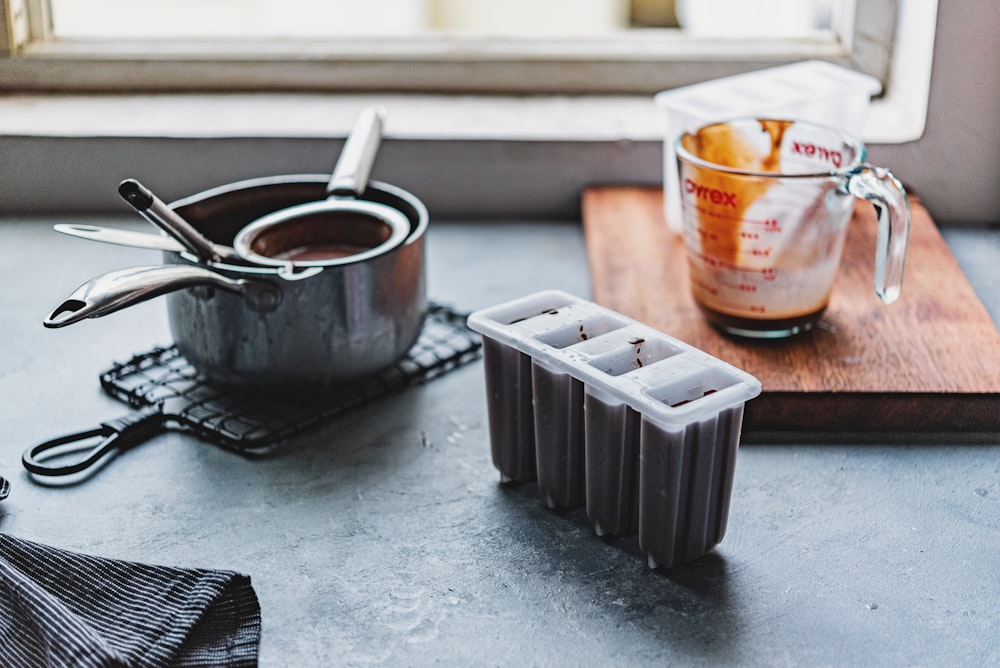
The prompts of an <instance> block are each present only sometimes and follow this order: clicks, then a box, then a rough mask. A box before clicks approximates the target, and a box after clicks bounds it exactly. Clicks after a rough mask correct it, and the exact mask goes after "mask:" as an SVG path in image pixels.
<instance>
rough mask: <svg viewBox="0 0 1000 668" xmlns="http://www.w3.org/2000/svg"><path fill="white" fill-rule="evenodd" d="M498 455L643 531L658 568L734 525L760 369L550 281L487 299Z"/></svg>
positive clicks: (644, 547)
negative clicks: (742, 451) (741, 451)
mask: <svg viewBox="0 0 1000 668" xmlns="http://www.w3.org/2000/svg"><path fill="white" fill-rule="evenodd" d="M468 324H469V327H470V328H471V329H473V330H475V331H477V332H479V333H480V334H482V335H483V359H484V364H485V376H486V394H487V411H488V417H489V432H490V449H491V454H492V458H493V464H494V466H496V468H497V469H498V470H499V472H500V476H501V480H502V481H504V482H510V481H519V482H523V481H528V480H532V479H535V480H537V484H538V487H539V491H540V493H541V495H542V498H543V499H544V500H545V502H546V504H547V505H548V506H549V507H552V508H559V507H564V508H572V507H574V506H579V505H585V507H586V511H587V516H588V517H589V519H590V521H591V522H592V523H593V526H594V530H595V531H596V532H597V534H599V535H603V534H610V535H616V536H620V535H627V534H633V533H638V539H639V548H640V550H641V551H642V552H643V554H644V555H645V556H646V558H647V560H648V562H649V565H650V566H651V567H657V566H662V567H667V568H669V567H671V566H677V565H680V564H684V563H687V562H689V561H691V560H693V559H696V558H697V557H699V556H701V555H703V554H705V553H706V552H708V551H710V550H711V549H712V548H713V547H714V546H715V545H717V544H718V543H719V542H720V541H721V540H722V537H723V535H724V533H725V529H726V523H727V521H728V517H729V505H730V499H731V496H732V486H733V474H734V471H735V465H736V453H737V449H738V446H739V440H740V431H741V428H742V423H743V408H744V405H745V403H746V402H747V401H748V400H750V399H752V398H754V397H755V396H757V395H758V394H759V393H760V382H759V381H758V380H757V379H756V378H754V377H753V376H751V375H750V374H748V373H746V372H744V371H742V370H740V369H737V368H736V367H733V366H731V365H729V364H727V363H725V362H723V361H721V360H719V359H717V358H715V357H712V356H711V355H709V354H707V353H705V352H704V351H701V350H699V349H697V348H695V347H693V346H691V345H688V344H687V343H684V342H682V341H679V340H677V339H675V338H673V337H670V336H668V335H667V334H664V333H662V332H660V331H657V330H655V329H653V328H651V327H648V326H646V325H644V324H642V323H640V322H637V321H635V320H632V319H630V318H627V317H625V316H623V315H621V314H619V313H616V312H614V311H612V310H610V309H607V308H604V307H602V306H599V305H598V304H595V303H593V302H590V301H586V300H584V299H581V298H579V297H576V296H573V295H571V294H568V293H565V292H560V291H555V290H549V291H543V292H538V293H535V294H532V295H527V296H525V297H521V298H519V299H515V300H513V301H510V302H506V303H503V304H499V305H496V306H492V307H490V308H486V309H482V310H480V311H476V312H475V313H473V314H472V315H471V316H469V320H468Z"/></svg>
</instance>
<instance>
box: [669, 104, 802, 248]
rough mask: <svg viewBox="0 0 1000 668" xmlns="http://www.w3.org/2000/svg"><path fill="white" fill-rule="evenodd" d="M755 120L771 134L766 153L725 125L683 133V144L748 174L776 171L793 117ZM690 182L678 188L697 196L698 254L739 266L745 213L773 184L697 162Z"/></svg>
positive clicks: (741, 131) (737, 129)
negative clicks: (787, 119) (784, 119)
mask: <svg viewBox="0 0 1000 668" xmlns="http://www.w3.org/2000/svg"><path fill="white" fill-rule="evenodd" d="M758 123H759V124H760V128H761V130H762V131H763V132H766V133H767V134H768V138H769V141H768V147H767V149H766V150H765V151H764V152H762V151H761V147H760V146H759V145H755V144H754V143H753V142H752V141H750V139H751V138H750V137H748V136H747V135H746V134H745V130H744V129H741V127H738V126H734V125H730V124H725V123H722V124H717V125H710V126H708V127H705V128H702V129H701V130H699V131H698V132H696V133H689V134H686V135H684V137H683V138H682V139H681V143H682V145H683V146H684V148H685V149H687V150H688V151H689V152H690V153H691V154H693V155H695V156H697V157H699V158H701V159H702V160H705V161H707V162H710V163H712V164H716V165H721V166H723V167H729V168H731V169H738V170H742V171H749V172H766V173H773V174H777V173H780V171H781V142H782V139H783V138H784V135H785V132H786V130H788V128H789V127H791V126H792V124H793V123H794V121H783V120H760V121H758ZM745 127H746V126H742V128H745ZM689 180H690V181H693V182H694V183H683V184H681V187H682V188H684V189H685V191H686V195H687V196H688V197H690V196H691V194H692V193H693V194H694V196H695V203H696V206H697V220H698V229H699V235H700V237H701V249H702V252H703V253H704V254H705V255H707V256H710V257H711V258H713V259H715V260H717V261H719V262H721V263H725V264H726V265H727V266H732V265H734V264H739V257H740V253H741V250H742V242H743V233H744V229H743V221H744V219H745V217H746V212H747V210H748V209H749V208H750V206H751V205H752V204H753V203H754V202H755V201H756V200H757V199H759V198H760V197H761V196H762V195H764V193H765V192H766V191H767V189H768V188H769V187H770V186H771V183H770V182H769V181H768V180H767V179H763V178H760V177H754V176H741V175H737V174H728V173H725V172H720V171H716V170H713V169H711V168H705V167H695V166H692V167H691V178H690V179H689Z"/></svg>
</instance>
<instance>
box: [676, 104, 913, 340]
mask: <svg viewBox="0 0 1000 668" xmlns="http://www.w3.org/2000/svg"><path fill="white" fill-rule="evenodd" d="M676 150H677V163H678V170H679V177H680V178H679V185H680V193H679V196H680V199H681V208H682V212H683V219H684V241H685V245H686V247H687V257H688V267H689V269H690V276H691V289H692V293H693V296H694V299H695V302H696V303H697V304H698V306H699V307H700V308H701V310H702V312H703V313H704V314H705V317H706V318H707V319H708V321H709V322H710V323H712V324H713V325H714V326H716V327H717V328H719V329H721V330H723V331H725V332H728V333H730V334H734V335H737V336H746V337H752V338H783V337H788V336H792V335H794V334H797V333H799V332H803V331H806V330H808V329H810V328H812V326H813V325H814V324H815V323H816V322H817V321H818V320H819V318H820V316H821V315H822V313H823V311H824V310H825V309H826V307H827V303H828V302H829V299H830V293H831V291H832V288H833V279H834V276H835V275H836V272H837V267H838V265H839V264H840V258H841V254H842V252H843V249H844V240H845V238H846V236H847V226H848V223H849V222H850V220H851V214H852V212H853V210H854V202H855V198H862V199H865V200H868V201H869V202H871V203H872V204H873V205H874V206H875V210H876V212H877V213H878V226H879V227H878V239H877V248H876V249H875V293H876V294H877V295H878V296H879V298H880V299H881V300H882V302H883V303H886V304H889V303H892V302H893V301H895V300H896V298H897V297H898V296H899V291H900V285H901V283H902V280H903V265H904V262H905V259H906V248H907V243H908V240H909V232H910V208H909V203H908V201H907V199H906V192H905V191H904V189H903V186H902V184H900V182H899V181H898V180H897V179H896V178H895V177H894V176H893V175H892V174H891V173H890V172H889V171H888V170H886V169H884V168H880V167H874V166H872V165H869V164H868V163H866V162H865V155H866V151H865V147H864V145H863V144H862V143H861V142H860V141H859V140H857V139H855V138H854V137H852V136H850V135H848V134H846V133H844V132H841V131H839V130H835V129H832V128H827V127H824V126H821V125H815V124H812V123H807V122H804V121H788V120H773V119H757V118H748V119H739V120H734V121H727V122H722V123H713V124H711V125H706V126H704V127H702V128H700V129H698V130H695V131H693V132H688V133H686V134H684V135H682V136H681V137H680V138H679V139H678V140H677V144H676Z"/></svg>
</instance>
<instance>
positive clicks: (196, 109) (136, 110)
mask: <svg viewBox="0 0 1000 668" xmlns="http://www.w3.org/2000/svg"><path fill="white" fill-rule="evenodd" d="M0 99H2V102H3V104H2V105H0V136H20V137H74V138H83V137H119V138H164V137H167V138H192V139H206V138H218V139H225V138H329V137H343V136H345V134H346V132H347V131H348V130H349V129H350V127H351V125H352V124H353V122H354V119H355V117H356V116H357V113H358V112H359V111H360V110H361V109H362V108H364V107H366V106H371V105H380V106H383V107H385V108H386V109H387V111H388V120H387V125H386V132H385V134H386V137H387V138H392V139H399V140H440V141H447V140H475V141H560V142H561V141H567V142H576V141H605V142H606V141H660V140H662V139H663V130H664V118H663V116H662V112H661V111H660V110H659V109H657V108H656V106H655V105H654V103H653V100H652V98H650V97H645V96H583V97H573V96H532V97H503V96H472V95H468V96H431V95H324V94H274V93H268V94H264V93H260V94H245V93H232V94H144V95H38V94H20V95H5V96H3V97H2V98H0ZM924 114H925V108H923V109H922V108H920V105H912V104H905V103H903V102H902V101H900V100H898V99H881V100H876V101H874V102H873V104H872V106H871V108H870V111H869V120H868V123H867V125H866V130H865V140H866V141H867V142H869V143H890V144H891V143H901V142H906V141H911V140H914V139H917V138H918V137H919V136H920V135H921V133H922V132H923V123H924Z"/></svg>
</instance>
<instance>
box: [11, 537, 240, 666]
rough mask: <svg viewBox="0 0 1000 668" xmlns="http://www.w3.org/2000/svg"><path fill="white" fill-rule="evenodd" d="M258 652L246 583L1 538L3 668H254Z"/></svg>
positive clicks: (225, 575)
mask: <svg viewBox="0 0 1000 668" xmlns="http://www.w3.org/2000/svg"><path fill="white" fill-rule="evenodd" d="M259 644H260V604H259V603H258V601H257V595H256V593H255V592H254V590H253V588H252V587H251V586H250V578H249V577H248V576H246V575H241V574H239V573H235V572H232V571H216V570H205V569H185V568H172V567H166V566H151V565H146V564H138V563H132V562H127V561H119V560H114V559H105V558H100V557H93V556H88V555H83V554H77V553H73V552H67V551H64V550H59V549H56V548H53V547H48V546H45V545H39V544H37V543H32V542H29V541H26V540H22V539H19V538H14V537H13V536H10V535H7V534H2V533H0V665H2V666H8V665H9V666H24V667H25V668H28V667H31V666H67V667H69V666H73V667H74V668H76V667H78V666H94V667H97V666H101V667H104V666H115V667H118V666H255V665H256V664H257V650H258V646H259Z"/></svg>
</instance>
